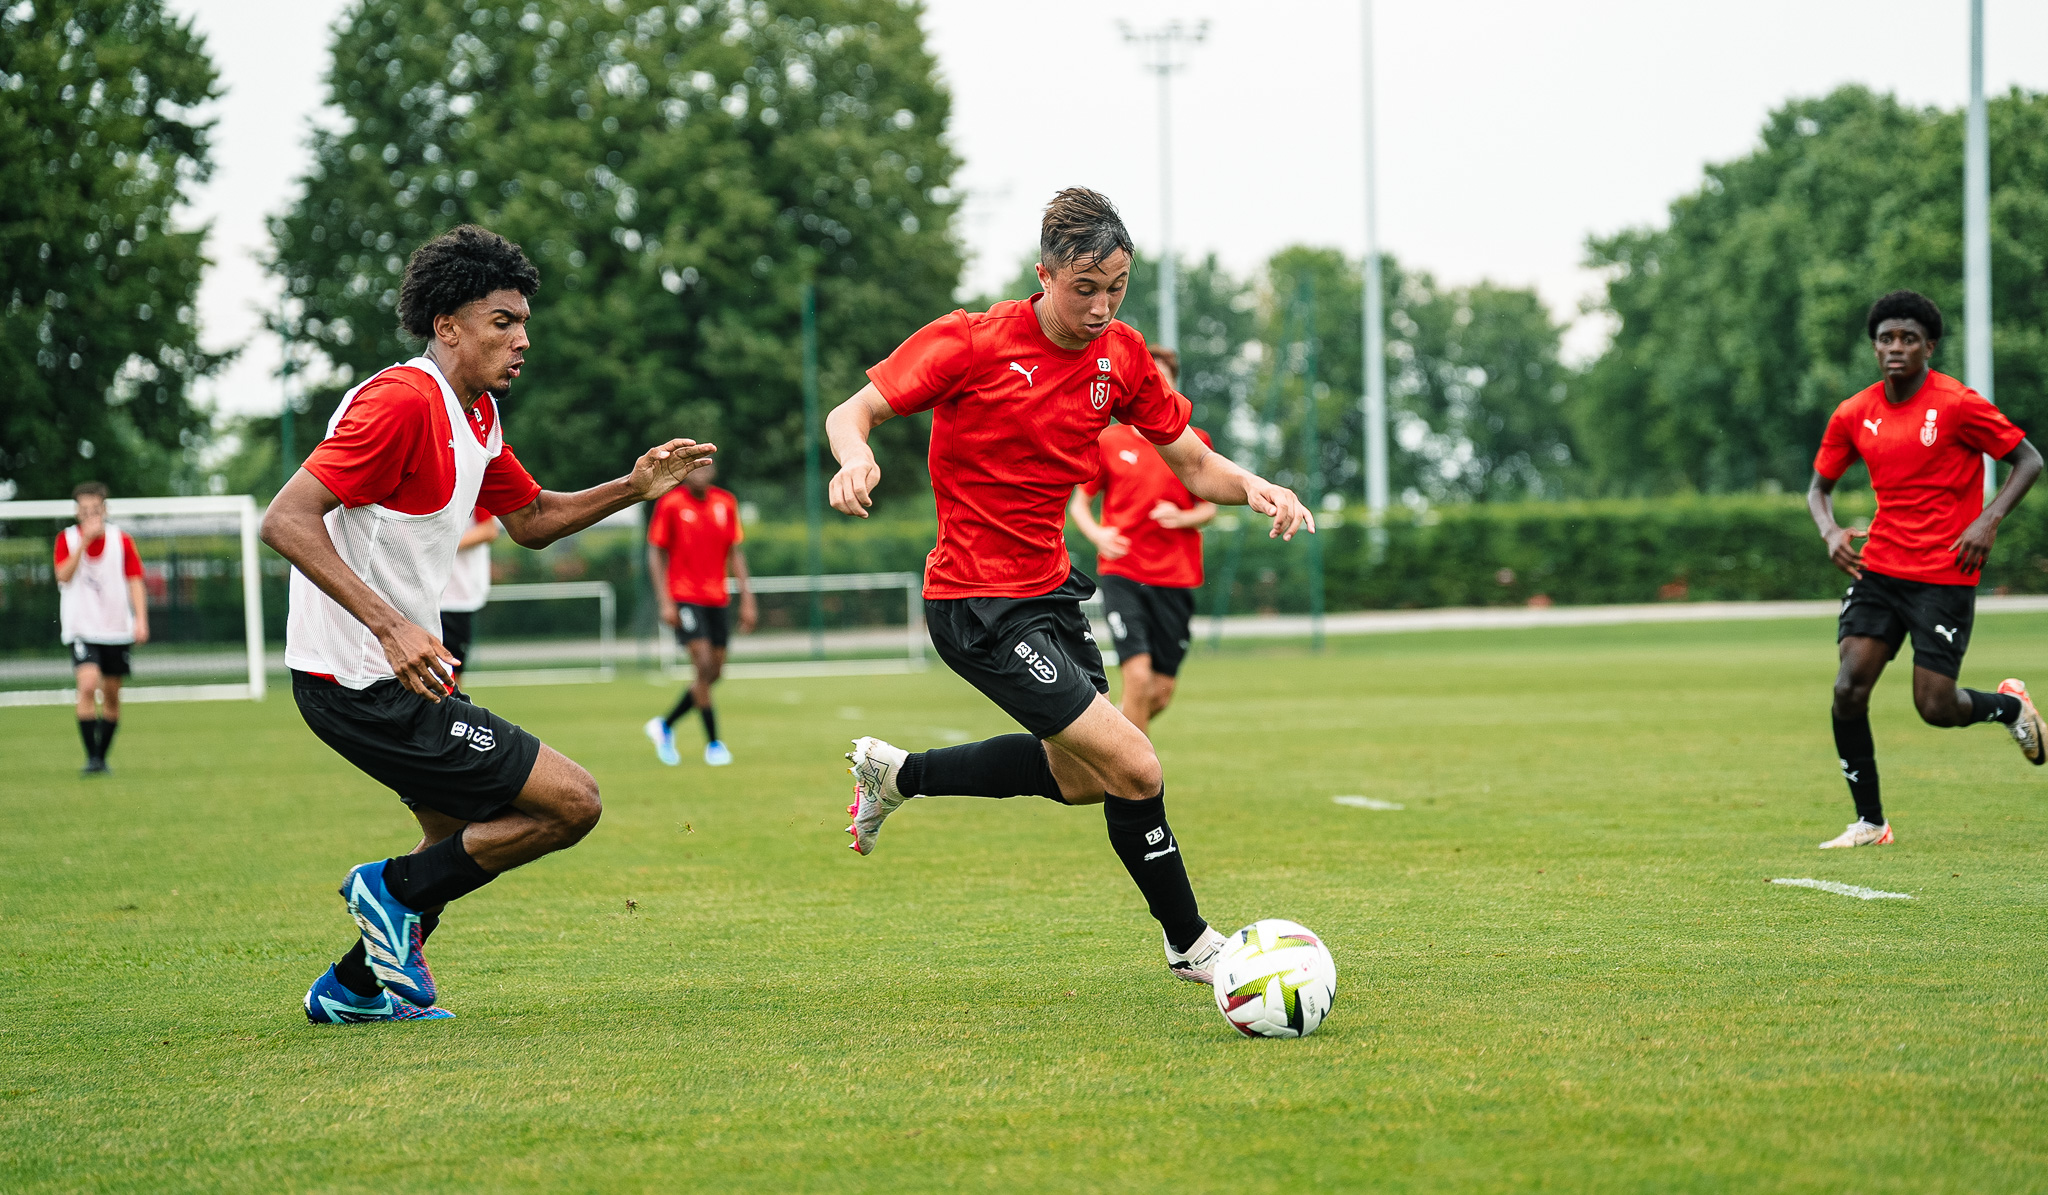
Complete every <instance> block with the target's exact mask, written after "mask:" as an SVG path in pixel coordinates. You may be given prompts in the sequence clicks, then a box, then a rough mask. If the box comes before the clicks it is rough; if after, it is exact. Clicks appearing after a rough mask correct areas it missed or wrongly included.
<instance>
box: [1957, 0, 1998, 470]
mask: <svg viewBox="0 0 2048 1195" xmlns="http://www.w3.org/2000/svg"><path fill="white" fill-rule="evenodd" d="M1963 336H1964V339H1963V353H1964V362H1963V364H1964V369H1965V371H1966V372H1967V373H1968V374H1969V379H1968V381H1969V385H1970V388H1971V389H1973V390H1975V391H1976V392H1977V393H1979V394H1981V395H1983V396H1984V397H1985V399H1986V400H1987V401H1990V402H1994V403H1995V402H1997V401H1998V400H1997V399H1996V398H1995V397H1994V396H1993V395H1992V392H1991V138H1990V134H1989V131H1988V130H1987V129H1986V127H1985V122H1984V0H1970V114H1969V118H1968V121H1967V124H1966V131H1965V133H1964V137H1963ZM1997 487H1998V471H1997V469H1996V468H1995V467H1994V466H1993V463H1992V460H1991V457H1990V456H1989V455H1988V454H1987V455H1986V456H1985V457H1984V499H1985V501H1987V502H1988V501H1990V499H1991V495H1992V493H1993V492H1994V491H1995V490H1996V489H1997Z"/></svg>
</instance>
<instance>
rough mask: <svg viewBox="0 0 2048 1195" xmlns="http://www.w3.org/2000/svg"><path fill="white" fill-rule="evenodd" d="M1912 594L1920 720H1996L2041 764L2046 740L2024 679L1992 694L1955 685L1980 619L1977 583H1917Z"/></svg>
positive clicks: (1967, 722) (1941, 723) (1952, 722)
mask: <svg viewBox="0 0 2048 1195" xmlns="http://www.w3.org/2000/svg"><path fill="white" fill-rule="evenodd" d="M1911 593H1912V597H1913V603H1912V606H1911V609H1910V613H1909V623H1910V626H1911V629H1912V636H1913V708H1914V709H1915V710H1917V711H1918V712H1919V714H1920V718H1921V720H1922V721H1924V722H1926V723H1927V724H1928V725H1929V726H1972V725H1975V724H1977V723H1979V722H1996V723H1998V724H1999V725H2001V726H2003V727H2005V729H2006V731H2007V733H2009V734H2011V735H2012V737H2013V739H2014V741H2015V742H2017V743H2018V744H2019V747H2020V752H2021V753H2022V754H2023V755H2025V756H2026V758H2027V761H2028V762H2029V763H2033V764H2037V765H2038V764H2040V763H2042V762H2043V760H2044V759H2048V750H2044V746H2043V742H2042V733H2041V715H2040V714H2039V712H2037V711H2036V710H2035V709H2034V703H2033V702H2032V701H2031V700H2029V699H2028V697H2027V686H2026V685H2025V684H2024V683H2023V682H2021V681H2019V680H2017V679H2011V678H2008V679H2007V680H2006V681H2005V682H2004V683H2003V684H2001V685H1999V686H1998V690H1997V692H1993V693H1986V692H1984V691H1983V690H1981V689H1965V688H1962V687H1960V686H1958V685H1957V684H1956V678H1957V677H1959V676H1961V675H1962V671H1963V656H1964V655H1965V654H1966V653H1967V652H1968V651H1969V649H1970V633H1971V630H1972V629H1973V627H1974V625H1975V622H1976V605H1977V595H1976V590H1975V589H1974V587H1971V586H1967V585H1918V586H1915V587H1914V588H1913V590H1912V591H1911Z"/></svg>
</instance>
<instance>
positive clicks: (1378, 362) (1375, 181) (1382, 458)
mask: <svg viewBox="0 0 2048 1195" xmlns="http://www.w3.org/2000/svg"><path fill="white" fill-rule="evenodd" d="M1362 7H1363V11H1362V13H1361V15H1362V17H1363V18H1364V21H1363V23H1364V26H1365V362H1364V365H1365V509H1366V511H1367V513H1368V514H1369V515H1370V516H1371V518H1372V527H1373V532H1372V546H1373V549H1374V552H1373V555H1374V556H1375V557H1377V556H1379V555H1380V554H1381V553H1382V552H1383V551H1384V550H1385V539H1386V532H1385V531H1384V530H1383V529H1381V525H1382V523H1383V522H1384V521H1385V519H1386V513H1387V344H1386V315H1385V313H1384V312H1383V311H1381V310H1380V306H1381V295H1380V285H1381V283H1380V229H1379V163H1378V161H1377V154H1378V146H1377V145H1376V144H1375V129H1374V124H1375V120H1374V114H1373V69H1372V66H1373V62H1372V60H1373V53H1372V0H1364V4H1363V6H1362Z"/></svg>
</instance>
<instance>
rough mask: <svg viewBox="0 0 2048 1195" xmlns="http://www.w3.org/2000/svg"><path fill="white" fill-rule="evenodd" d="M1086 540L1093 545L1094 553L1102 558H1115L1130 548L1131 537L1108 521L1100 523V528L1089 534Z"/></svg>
mask: <svg viewBox="0 0 2048 1195" xmlns="http://www.w3.org/2000/svg"><path fill="white" fill-rule="evenodd" d="M1088 540H1089V542H1090V543H1093V544H1094V545H1095V554H1096V555H1098V556H1100V557H1102V558H1103V559H1104V560H1115V559H1116V558H1117V557H1119V556H1121V555H1123V554H1124V553H1125V552H1128V551H1130V550H1131V537H1130V536H1128V535H1125V534H1124V533H1123V532H1121V531H1119V530H1117V529H1116V528H1114V527H1112V526H1110V525H1109V524H1108V523H1104V524H1102V529H1101V530H1100V531H1098V532H1096V533H1095V534H1094V535H1091V536H1089V537H1088Z"/></svg>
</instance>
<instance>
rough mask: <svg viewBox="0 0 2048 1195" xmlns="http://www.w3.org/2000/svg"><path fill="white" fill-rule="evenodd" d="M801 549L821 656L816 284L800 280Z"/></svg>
mask: <svg viewBox="0 0 2048 1195" xmlns="http://www.w3.org/2000/svg"><path fill="white" fill-rule="evenodd" d="M803 368H804V373H803V385H804V548H805V553H804V554H805V563H806V565H807V566H808V567H809V570H810V574H811V658H812V659H814V660H822V659H824V658H825V597H824V594H823V593H822V592H821V591H820V589H819V585H820V583H821V582H820V579H819V578H820V576H821V575H822V574H823V573H824V571H825V563H824V561H825V543H824V535H825V530H824V523H825V486H824V475H823V473H822V472H821V471H820V469H819V464H818V436H819V427H818V286H817V284H816V283H815V282H806V283H804V367H803Z"/></svg>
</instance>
